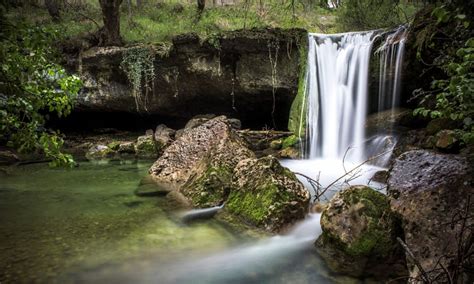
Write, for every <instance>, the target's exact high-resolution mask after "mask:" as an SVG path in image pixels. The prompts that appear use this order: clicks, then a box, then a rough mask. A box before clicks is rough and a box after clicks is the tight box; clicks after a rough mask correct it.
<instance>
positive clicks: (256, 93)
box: [72, 29, 306, 128]
mask: <svg viewBox="0 0 474 284" xmlns="http://www.w3.org/2000/svg"><path fill="white" fill-rule="evenodd" d="M305 36H306V32H305V31H303V30H296V29H294V30H279V29H272V30H247V31H234V32H227V33H224V34H222V35H219V36H216V37H213V38H210V39H206V40H204V39H201V38H199V37H198V36H197V35H195V34H185V35H181V36H178V37H176V38H174V39H173V42H172V44H171V45H170V46H164V45H150V46H140V47H137V46H132V47H124V48H116V47H111V48H92V49H90V50H87V51H85V52H83V53H82V54H81V55H80V56H79V58H78V59H77V60H73V61H72V62H75V63H73V64H72V65H74V68H75V69H77V70H76V71H77V72H78V73H79V74H80V76H81V77H82V79H83V80H84V82H85V88H84V91H83V92H82V93H81V94H80V95H79V97H78V103H77V106H76V109H75V111H76V116H77V115H80V114H85V113H89V114H90V113H108V114H109V115H113V113H128V114H140V115H153V116H159V117H162V118H165V119H168V120H181V121H187V120H188V119H190V118H191V117H192V116H193V115H196V114H200V113H215V114H224V115H227V116H231V117H237V118H239V119H240V120H241V121H242V123H243V124H244V126H248V125H250V126H252V124H255V122H256V123H257V124H259V125H255V126H258V127H262V126H265V125H267V126H269V127H274V125H273V124H274V123H275V125H276V127H277V128H286V124H287V121H288V115H289V110H290V106H291V103H292V101H293V99H294V97H295V95H296V92H297V85H298V70H299V62H298V61H299V56H298V47H299V46H300V44H299V43H300V42H301V39H302V38H304V37H305ZM137 48H145V49H147V50H149V51H150V52H151V54H152V58H151V60H152V61H153V76H152V77H154V78H153V80H152V82H150V84H149V88H145V87H144V86H142V88H141V92H140V93H139V94H138V95H139V96H140V100H141V103H140V104H138V105H137V103H136V101H135V99H136V98H135V97H134V95H133V92H132V88H131V87H130V82H129V80H128V78H127V74H126V73H125V72H124V70H123V68H121V66H120V65H121V63H122V61H123V58H124V56H126V54H127V53H128V52H130V50H132V49H137ZM132 62H133V60H132ZM142 85H144V82H143V81H142ZM272 113H273V115H272Z"/></svg>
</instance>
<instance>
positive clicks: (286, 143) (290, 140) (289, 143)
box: [281, 135, 300, 149]
mask: <svg viewBox="0 0 474 284" xmlns="http://www.w3.org/2000/svg"><path fill="white" fill-rule="evenodd" d="M299 141H300V139H299V138H298V136H296V135H291V136H288V137H286V138H285V140H283V143H282V145H281V146H282V148H283V149H286V148H288V147H293V146H296V145H297V144H298V143H299Z"/></svg>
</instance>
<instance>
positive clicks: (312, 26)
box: [7, 0, 336, 44]
mask: <svg viewBox="0 0 474 284" xmlns="http://www.w3.org/2000/svg"><path fill="white" fill-rule="evenodd" d="M132 2H134V1H132ZM142 2H143V5H142V7H140V8H139V7H136V6H135V5H132V7H130V9H129V8H128V5H127V2H126V1H123V3H122V5H121V18H120V31H121V33H122V38H123V39H124V40H125V42H126V43H128V44H130V43H137V42H141V43H157V42H166V41H170V40H171V39H172V38H173V37H174V36H176V35H178V34H182V33H189V32H195V33H197V34H198V35H200V36H202V37H212V36H213V35H214V34H216V33H219V32H221V31H229V30H238V29H251V28H263V27H278V28H304V29H307V30H310V31H313V32H336V25H335V22H336V13H335V12H334V11H332V10H329V9H323V8H321V7H319V5H317V4H312V5H307V4H304V3H303V2H308V1H290V0H285V1H283V4H282V1H281V0H270V1H255V0H253V1H236V2H237V4H235V5H231V6H212V5H208V6H207V7H206V8H205V9H204V11H203V13H202V15H201V17H200V19H199V21H198V20H197V6H196V2H195V1H192V2H189V1H184V0H167V1H160V2H157V1H142ZM309 2H311V1H309ZM77 3H78V2H77V1H68V2H67V4H64V3H63V4H62V6H61V18H60V21H57V22H55V21H53V19H52V18H51V16H50V15H48V12H47V10H46V9H45V7H42V6H38V5H36V6H35V5H28V4H24V5H22V6H19V7H17V8H12V9H10V10H9V11H8V13H7V17H9V18H10V19H21V20H24V21H27V22H28V23H30V24H32V25H41V26H43V27H47V28H54V29H57V30H60V31H61V35H63V36H64V37H65V38H71V37H76V36H85V35H86V34H87V33H90V32H95V31H97V30H98V29H99V28H100V27H101V26H102V14H101V11H100V7H99V4H98V1H97V0H83V1H80V2H79V4H77ZM293 4H294V5H293ZM303 4H304V5H303Z"/></svg>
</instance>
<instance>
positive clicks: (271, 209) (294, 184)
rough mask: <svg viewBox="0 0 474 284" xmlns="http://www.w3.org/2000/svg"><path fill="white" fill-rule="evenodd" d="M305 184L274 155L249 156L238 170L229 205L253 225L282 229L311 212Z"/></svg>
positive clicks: (238, 166) (234, 178) (230, 210)
mask: <svg viewBox="0 0 474 284" xmlns="http://www.w3.org/2000/svg"><path fill="white" fill-rule="evenodd" d="M309 201H310V196H309V192H308V191H307V190H306V189H305V187H304V186H303V184H301V182H299V181H298V179H297V178H296V176H295V175H294V174H293V173H292V172H291V171H290V170H288V169H287V168H285V167H283V166H281V165H280V163H279V162H278V160H277V159H276V158H274V157H271V156H268V157H264V158H260V159H246V160H242V161H240V162H239V164H238V165H237V167H236V168H235V170H234V176H233V178H232V189H231V193H230V196H229V199H228V201H227V203H226V208H227V210H228V211H229V212H231V213H232V214H235V215H238V216H240V217H242V218H243V219H244V220H245V221H247V222H249V223H252V224H253V225H256V226H259V227H263V228H265V229H267V230H270V231H279V230H281V229H282V228H284V227H285V226H286V225H288V224H291V223H293V222H294V221H296V220H299V219H303V218H304V216H305V215H306V213H307V212H308V206H309Z"/></svg>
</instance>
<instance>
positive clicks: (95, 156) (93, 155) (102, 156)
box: [86, 145, 116, 161]
mask: <svg viewBox="0 0 474 284" xmlns="http://www.w3.org/2000/svg"><path fill="white" fill-rule="evenodd" d="M115 153H116V152H115V151H114V150H112V149H110V148H109V147H107V146H105V145H95V146H93V147H91V148H90V149H89V150H88V151H87V153H86V159H88V160H91V161H92V160H107V159H111V158H113V157H114V156H115Z"/></svg>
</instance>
